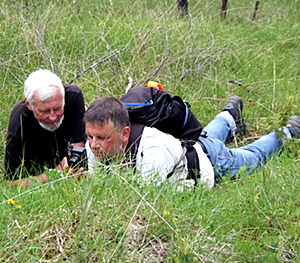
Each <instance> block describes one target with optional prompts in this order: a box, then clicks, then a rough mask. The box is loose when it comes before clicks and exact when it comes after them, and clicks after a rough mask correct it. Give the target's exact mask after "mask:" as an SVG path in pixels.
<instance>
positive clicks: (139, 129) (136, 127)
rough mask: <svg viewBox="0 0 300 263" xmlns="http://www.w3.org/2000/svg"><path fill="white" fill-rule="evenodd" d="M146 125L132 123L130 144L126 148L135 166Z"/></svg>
mask: <svg viewBox="0 0 300 263" xmlns="http://www.w3.org/2000/svg"><path fill="white" fill-rule="evenodd" d="M144 128H145V125H142V124H137V123H132V124H131V125H130V136H129V140H128V144H127V146H126V150H125V152H126V154H127V155H130V158H131V159H130V161H131V162H132V163H133V164H135V162H136V155H137V152H138V149H139V145H140V141H141V137H142V133H143V131H144Z"/></svg>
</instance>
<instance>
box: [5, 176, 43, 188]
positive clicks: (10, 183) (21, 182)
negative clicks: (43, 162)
mask: <svg viewBox="0 0 300 263" xmlns="http://www.w3.org/2000/svg"><path fill="white" fill-rule="evenodd" d="M36 178H37V179H38V180H39V181H40V182H41V183H47V182H49V179H48V177H47V175H46V174H45V173H43V174H40V175H38V176H36ZM32 184H33V182H32V181H31V180H30V179H29V178H21V179H17V180H12V181H9V180H7V181H6V185H7V186H20V187H21V188H23V187H26V186H31V185H32Z"/></svg>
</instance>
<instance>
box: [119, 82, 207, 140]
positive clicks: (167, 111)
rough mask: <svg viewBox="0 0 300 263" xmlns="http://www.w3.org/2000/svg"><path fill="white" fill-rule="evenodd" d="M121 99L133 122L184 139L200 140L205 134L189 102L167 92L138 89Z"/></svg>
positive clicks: (131, 90) (148, 88)
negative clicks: (202, 133) (201, 135)
mask: <svg viewBox="0 0 300 263" xmlns="http://www.w3.org/2000/svg"><path fill="white" fill-rule="evenodd" d="M120 100H121V101H122V102H123V103H124V104H125V105H126V107H127V110H128V113H129V119H130V122H131V123H137V124H143V125H145V126H149V127H155V128H157V129H158V130H160V131H162V132H165V133H169V134H171V135H173V136H174V137H176V138H179V139H182V140H193V141H197V140H198V138H199V136H200V134H201V132H202V125H201V123H200V122H199V121H198V120H197V119H196V117H195V116H194V114H193V113H192V112H191V110H190V109H189V106H188V103H186V102H184V101H183V100H182V99H181V98H180V97H179V96H172V95H171V94H170V93H168V92H166V91H164V90H160V89H155V88H150V87H143V86H141V87H135V88H132V89H130V90H129V91H128V92H127V93H126V94H125V95H124V96H122V97H121V98H120Z"/></svg>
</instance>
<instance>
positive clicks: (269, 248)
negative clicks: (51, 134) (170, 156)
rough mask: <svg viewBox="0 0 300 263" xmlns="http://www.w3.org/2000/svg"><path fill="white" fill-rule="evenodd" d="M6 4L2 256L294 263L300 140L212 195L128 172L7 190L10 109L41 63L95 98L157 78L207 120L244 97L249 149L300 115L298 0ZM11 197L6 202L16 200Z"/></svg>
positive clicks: (1, 61) (1, 35)
mask: <svg viewBox="0 0 300 263" xmlns="http://www.w3.org/2000/svg"><path fill="white" fill-rule="evenodd" d="M221 2H222V1H221V0H218V1H208V0H202V1H196V0H189V1H188V3H189V15H187V16H180V15H179V14H178V10H177V5H176V1H171V0H160V1H157V0H151V1H150V0H138V1H129V0H115V1H113V0H103V1H96V0H82V1H79V0H65V1H64V0H53V1H45V0H35V1H33V0H26V1H25V0H22V1H14V0H1V2H0V94H1V96H0V104H1V115H0V144H1V146H0V155H1V161H0V168H1V170H0V184H1V188H0V192H1V194H0V213H1V218H0V233H1V234H0V262H300V260H299V257H300V235H299V233H300V199H299V189H300V169H299V152H300V144H299V141H297V140H293V141H291V142H288V143H287V146H286V147H285V148H284V149H283V151H282V153H281V154H280V155H278V156H275V157H274V158H272V160H270V161H269V162H268V163H267V165H266V166H264V169H263V170H261V171H259V172H257V173H254V174H252V175H251V176H244V175H241V177H240V178H239V179H238V180H236V181H234V182H233V181H231V182H228V181H224V182H223V183H222V184H220V185H218V186H217V187H215V188H214V189H213V190H211V191H209V190H207V189H206V188H205V187H202V186H199V187H198V188H197V189H196V190H195V192H194V193H192V192H188V191H183V192H180V193H179V192H176V191H175V190H174V189H173V188H172V186H171V185H169V184H168V183H165V184H164V185H163V186H161V187H159V188H155V187H153V186H151V185H150V186H147V187H145V186H144V187H141V186H139V184H138V182H137V181H136V179H135V177H134V176H133V171H132V170H128V171H127V170H126V171H122V173H120V170H119V168H118V167H107V169H104V170H99V171H98V172H97V174H96V175H95V176H91V177H90V178H87V179H86V180H84V181H83V182H81V183H79V184H78V183H75V182H74V180H73V178H72V177H71V178H61V177H59V176H58V175H57V174H55V173H53V171H48V172H47V174H48V176H49V178H50V181H51V183H49V184H45V185H40V184H39V183H38V182H35V184H34V186H32V187H31V188H26V189H17V188H7V187H5V186H4V184H3V174H4V169H3V158H4V150H5V143H6V142H5V138H6V131H7V126H8V121H9V114H10V111H11V109H12V107H13V105H14V104H15V103H16V102H18V101H19V100H21V99H22V98H23V96H24V95H23V83H24V81H25V79H26V77H27V76H28V74H29V73H30V72H32V71H34V70H36V69H38V68H47V69H50V70H53V71H54V72H55V73H56V74H57V75H58V76H60V77H61V79H62V80H63V82H72V83H73V84H75V85H78V86H79V87H80V88H81V89H82V91H83V93H84V95H85V100H86V105H87V106H89V105H90V104H91V103H92V101H93V100H94V99H96V98H98V97H101V96H105V95H113V96H117V97H119V96H121V95H122V94H123V93H124V92H125V89H126V87H127V85H128V83H129V79H128V78H132V79H133V85H134V86H138V85H143V84H145V83H146V82H147V81H148V80H149V79H151V80H156V81H158V82H160V83H161V85H162V86H163V87H164V88H165V89H166V90H167V91H169V92H171V93H172V94H174V95H175V94H176V95H180V96H182V97H183V98H185V99H186V100H188V101H189V102H190V104H191V106H192V111H193V112H194V113H195V115H196V116H197V117H198V119H199V120H201V122H202V124H203V125H204V126H205V125H206V124H207V123H208V122H209V121H210V120H211V119H212V118H213V117H214V116H215V115H216V114H217V113H218V112H219V111H220V110H221V109H222V107H224V105H225V104H226V102H227V100H228V98H229V97H230V96H232V95H238V96H240V97H241V98H242V99H243V100H244V104H245V106H244V116H245V120H246V123H247V127H248V132H247V136H246V138H244V139H243V140H235V141H233V142H231V143H230V146H231V147H235V146H242V145H245V144H247V143H249V142H251V141H253V140H254V139H257V138H259V137H260V136H262V135H263V134H266V133H267V132H269V131H271V130H274V129H277V128H278V127H280V126H281V125H282V124H284V123H285V122H286V120H287V117H288V116H290V115H293V114H297V115H299V114H300V111H299V99H300V94H299V92H298V89H297V87H298V86H299V81H300V60H299V57H300V16H299V10H300V1H299V0H288V1H278V0H265V1H260V4H259V6H258V12H257V15H256V18H255V19H254V20H253V19H252V16H253V12H254V6H255V2H256V1H248V0H240V1H237V0H229V1H228V12H227V16H226V19H221V18H220V8H221ZM12 199H13V200H12Z"/></svg>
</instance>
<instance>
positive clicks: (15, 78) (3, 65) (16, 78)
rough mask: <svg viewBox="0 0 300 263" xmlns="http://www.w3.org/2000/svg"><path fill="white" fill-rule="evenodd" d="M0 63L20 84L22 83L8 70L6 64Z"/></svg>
mask: <svg viewBox="0 0 300 263" xmlns="http://www.w3.org/2000/svg"><path fill="white" fill-rule="evenodd" d="M0 65H1V66H2V67H3V68H5V69H6V70H7V71H8V72H9V73H10V74H11V75H12V76H13V77H14V78H15V79H16V80H17V81H18V82H19V83H20V84H21V85H22V84H23V82H22V81H21V80H19V79H18V77H17V76H16V75H15V74H14V73H12V72H11V71H10V69H8V68H7V67H6V66H4V64H3V63H1V62H0Z"/></svg>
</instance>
